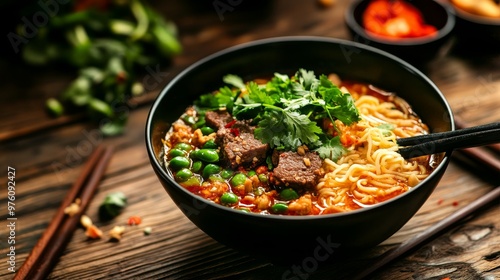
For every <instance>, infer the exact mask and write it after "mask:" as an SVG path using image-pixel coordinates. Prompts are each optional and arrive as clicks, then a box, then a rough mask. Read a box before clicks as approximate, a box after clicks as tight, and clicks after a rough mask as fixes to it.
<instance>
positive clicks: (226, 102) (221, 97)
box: [194, 86, 237, 110]
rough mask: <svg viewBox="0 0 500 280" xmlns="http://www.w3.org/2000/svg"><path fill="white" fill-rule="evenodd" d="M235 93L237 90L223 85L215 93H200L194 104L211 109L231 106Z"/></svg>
mask: <svg viewBox="0 0 500 280" xmlns="http://www.w3.org/2000/svg"><path fill="white" fill-rule="evenodd" d="M236 94H237V92H234V91H232V90H231V89H230V88H229V87H227V86H225V87H222V88H220V89H219V90H218V91H217V92H215V93H207V94H202V95H201V96H200V97H199V98H198V100H196V101H195V102H194V104H195V105H197V106H199V107H201V108H206V109H212V110H217V109H219V108H225V107H231V106H232V104H233V99H234V98H235V96H236Z"/></svg>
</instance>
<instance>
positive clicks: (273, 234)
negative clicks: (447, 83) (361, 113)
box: [146, 37, 454, 257]
mask: <svg viewBox="0 0 500 280" xmlns="http://www.w3.org/2000/svg"><path fill="white" fill-rule="evenodd" d="M299 68H304V69H308V70H314V71H315V73H316V74H317V75H319V74H321V73H325V74H326V73H333V72H334V73H337V74H338V75H339V76H340V77H341V78H346V79H351V80H356V81H360V82H367V83H372V84H374V85H377V86H379V87H380V88H383V89H386V90H388V91H392V92H396V93H397V94H399V96H401V97H402V98H404V99H406V100H407V101H408V102H409V103H410V104H411V105H412V106H413V108H414V110H415V111H416V112H417V113H418V114H420V116H421V118H422V119H423V121H424V122H426V123H427V124H428V125H429V127H430V129H431V130H432V131H449V130H453V129H454V124H453V122H452V121H450V120H452V119H453V118H452V112H451V110H450V107H449V106H448V103H447V101H446V100H445V98H444V97H443V95H442V94H441V92H440V91H439V89H438V88H437V87H436V86H435V85H434V84H433V83H432V82H431V81H430V80H429V79H428V78H427V77H425V76H424V75H423V74H422V73H421V72H419V70H417V69H416V68H414V67H413V66H411V65H410V64H408V63H406V62H404V61H402V60H400V59H398V58H397V57H395V56H392V55H390V54H388V53H386V52H383V51H380V50H377V49H374V48H372V47H369V46H366V45H363V44H359V43H355V42H351V41H345V40H337V39H332V38H319V37H281V38H270V39H265V40H261V41H255V42H250V43H246V44H243V45H239V46H235V47H232V48H229V49H226V50H223V51H220V52H218V53H215V54H213V55H211V56H208V57H206V58H205V59H202V60H201V61H198V62H197V63H194V64H193V65H191V66H190V67H188V68H187V69H185V70H184V71H183V72H181V73H180V74H179V75H178V76H176V77H175V78H174V79H173V80H172V81H171V82H170V83H169V84H168V85H167V86H166V87H165V88H164V89H163V90H162V91H161V93H160V94H159V96H158V97H157V99H156V101H155V102H154V104H153V105H152V108H151V111H150V113H149V116H148V118H147V123H146V143H147V152H148V155H149V157H150V161H151V165H152V167H153V169H154V171H155V173H156V175H157V176H158V178H159V180H160V182H161V183H162V185H163V186H164V188H165V190H166V191H167V192H168V194H169V195H170V197H171V198H172V200H173V201H174V202H175V203H176V204H177V206H178V207H179V208H180V209H181V210H182V211H183V212H184V214H185V215H186V216H187V217H188V218H189V219H190V220H191V221H192V222H193V223H194V224H195V225H196V226H198V227H199V228H200V229H202V230H203V231H204V232H205V233H207V234H208V235H209V236H211V237H212V238H214V239H215V240H217V241H219V242H220V243H223V244H226V245H228V246H230V247H233V248H235V249H238V250H241V251H244V252H247V253H252V254H255V253H256V254H260V255H266V254H268V255H273V254H277V253H273V252H280V253H279V256H292V255H294V254H296V255H297V256H301V255H302V256H303V255H306V256H313V254H316V253H317V250H322V251H321V255H322V256H324V255H325V254H327V255H328V254H330V255H332V254H334V253H337V252H343V251H345V250H355V249H366V248H370V247H373V246H376V245H377V244H379V243H381V242H382V241H384V240H385V239H387V238H389V237H390V236H391V235H392V234H394V233H395V232H396V231H398V230H399V229H400V228H401V227H402V226H403V225H404V224H405V223H406V222H407V221H408V220H409V219H410V218H411V217H412V216H413V215H414V214H415V213H416V212H417V210H418V209H419V208H420V207H421V206H422V204H423V203H424V202H425V201H426V199H427V198H428V197H429V195H430V194H431V193H432V192H433V190H434V188H435V187H436V185H437V184H438V181H439V180H440V178H441V176H442V175H443V173H444V172H445V168H446V166H447V164H448V161H449V156H450V154H449V153H446V154H445V155H443V156H444V158H443V160H442V162H441V163H440V164H439V166H438V167H437V168H436V170H435V171H434V172H433V173H432V174H431V175H430V176H429V177H428V178H426V179H425V180H423V181H422V182H421V183H420V184H419V185H418V186H417V187H415V188H413V189H411V190H410V191H408V192H406V193H404V194H401V195H399V196H397V197H395V198H393V199H390V200H388V201H385V202H383V203H380V204H377V205H376V206H373V207H370V208H364V209H360V210H356V211H352V212H348V213H340V214H329V215H323V216H300V217H299V216H280V215H259V214H254V213H246V212H242V211H238V210H233V209H231V208H228V207H225V206H221V205H218V204H215V203H212V202H209V201H207V200H205V199H203V198H201V197H199V196H197V195H194V194H192V193H191V192H189V191H188V190H186V189H184V188H183V187H181V186H180V185H179V184H177V183H176V182H175V180H174V179H173V178H172V177H171V175H169V173H167V172H166V171H165V169H164V166H163V165H162V141H161V139H162V138H164V136H165V133H166V132H167V130H168V129H169V128H170V125H171V124H172V122H173V121H175V120H176V119H178V118H179V117H180V115H181V114H182V113H183V112H184V110H185V108H186V107H188V106H189V105H191V104H193V101H194V100H195V99H196V98H198V96H199V95H201V94H204V93H208V92H211V91H212V90H214V89H218V88H219V87H221V86H222V85H223V83H222V77H223V76H224V75H226V74H228V73H231V74H236V75H239V76H240V77H243V78H244V79H251V78H253V77H256V76H258V77H262V76H270V75H272V74H273V73H274V72H280V73H289V74H293V73H295V71H297V70H298V69H299ZM318 254H319V253H318ZM313 257H314V256H313Z"/></svg>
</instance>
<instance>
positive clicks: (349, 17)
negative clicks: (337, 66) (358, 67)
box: [344, 0, 456, 47]
mask: <svg viewBox="0 0 500 280" xmlns="http://www.w3.org/2000/svg"><path fill="white" fill-rule="evenodd" d="M365 1H371V0H353V1H351V3H350V4H349V5H348V6H347V9H346V10H345V12H344V20H345V22H346V24H347V26H348V27H349V28H351V29H352V30H353V31H354V33H356V34H358V36H362V37H363V38H364V39H366V40H369V41H372V42H375V43H378V44H385V45H394V46H402V47H403V46H416V45H424V44H427V43H431V42H435V41H438V40H440V39H442V38H444V37H446V36H448V35H449V34H451V32H452V31H453V29H454V28H455V22H456V19H455V13H454V12H453V8H452V7H450V6H449V5H446V4H444V3H441V2H440V1H436V0H432V1H433V2H434V3H436V4H437V5H438V6H440V7H441V8H442V9H443V10H444V11H445V13H446V15H447V18H446V23H445V25H444V26H443V27H442V28H441V29H439V30H438V32H437V36H423V37H415V38H398V39H392V40H391V39H385V38H384V37H381V36H374V35H371V34H370V33H368V32H367V31H366V30H365V29H364V28H363V26H362V25H360V24H359V23H358V22H357V21H356V19H355V18H354V10H355V9H356V8H357V7H358V6H359V4H361V3H362V2H365Z"/></svg>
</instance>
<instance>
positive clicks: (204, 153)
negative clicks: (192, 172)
mask: <svg viewBox="0 0 500 280" xmlns="http://www.w3.org/2000/svg"><path fill="white" fill-rule="evenodd" d="M191 154H192V156H193V157H194V158H196V159H199V160H202V161H205V162H218V161H219V154H218V153H217V150H214V149H200V150H196V151H194V152H192V153H191Z"/></svg>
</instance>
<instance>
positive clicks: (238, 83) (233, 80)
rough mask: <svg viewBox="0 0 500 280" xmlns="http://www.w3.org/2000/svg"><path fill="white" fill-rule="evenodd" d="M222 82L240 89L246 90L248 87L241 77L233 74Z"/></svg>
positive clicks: (225, 77)
mask: <svg viewBox="0 0 500 280" xmlns="http://www.w3.org/2000/svg"><path fill="white" fill-rule="evenodd" d="M222 80H223V81H224V83H226V84H229V85H232V86H234V87H236V88H239V89H244V88H245V87H246V85H245V83H244V82H243V79H241V78H240V77H239V76H236V75H232V74H229V75H226V76H224V77H223V78H222Z"/></svg>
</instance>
